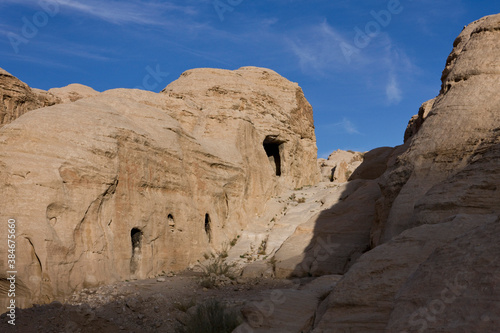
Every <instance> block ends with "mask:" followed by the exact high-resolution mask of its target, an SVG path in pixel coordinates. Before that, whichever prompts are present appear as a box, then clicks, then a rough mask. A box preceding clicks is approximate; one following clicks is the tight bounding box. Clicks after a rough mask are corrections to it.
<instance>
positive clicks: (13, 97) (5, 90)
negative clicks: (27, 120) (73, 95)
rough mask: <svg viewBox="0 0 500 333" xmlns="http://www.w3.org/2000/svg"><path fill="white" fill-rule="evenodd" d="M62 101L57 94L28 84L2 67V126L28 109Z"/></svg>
mask: <svg viewBox="0 0 500 333" xmlns="http://www.w3.org/2000/svg"><path fill="white" fill-rule="evenodd" d="M56 103H60V100H58V99H57V98H56V97H55V96H53V95H51V94H47V93H46V92H44V91H42V90H38V89H31V88H30V87H29V86H28V85H27V84H25V83H24V82H22V81H20V80H19V79H17V78H16V77H14V76H12V75H11V74H10V73H8V72H7V71H5V70H3V69H1V68H0V127H1V126H3V125H5V124H8V123H10V122H12V121H14V120H15V119H16V118H18V117H20V116H21V115H23V114H25V113H26V112H28V111H31V110H35V109H38V108H42V107H45V106H50V105H54V104H56Z"/></svg>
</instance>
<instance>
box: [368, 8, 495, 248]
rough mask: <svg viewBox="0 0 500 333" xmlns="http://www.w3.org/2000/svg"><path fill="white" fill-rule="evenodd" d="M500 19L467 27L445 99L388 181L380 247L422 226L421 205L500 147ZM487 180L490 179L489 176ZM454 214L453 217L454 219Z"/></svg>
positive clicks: (450, 67)
mask: <svg viewBox="0 0 500 333" xmlns="http://www.w3.org/2000/svg"><path fill="white" fill-rule="evenodd" d="M499 27H500V15H494V16H489V17H485V18H483V19H481V20H478V21H476V22H474V23H472V24H470V25H469V26H468V27H467V28H465V29H464V30H463V31H462V33H461V34H460V36H459V37H458V38H457V40H456V41H455V44H454V46H455V47H454V49H453V52H452V53H451V55H450V57H449V58H448V61H447V65H446V68H445V70H444V72H443V77H442V81H443V85H442V90H441V94H440V95H439V96H438V97H437V98H436V99H435V102H434V104H433V106H432V109H431V110H430V111H429V113H428V116H427V118H426V120H425V122H424V123H423V125H422V127H421V128H420V130H419V131H418V133H417V134H416V135H415V136H414V137H413V138H412V140H410V142H409V144H410V145H409V148H408V149H407V151H406V152H405V153H403V154H402V155H401V156H399V158H398V161H397V163H396V164H395V165H394V167H392V168H391V170H389V171H388V172H387V173H386V174H385V175H384V176H383V178H384V179H383V180H382V181H381V183H382V192H383V194H384V197H385V202H382V203H381V205H380V206H381V207H385V208H384V209H381V210H380V219H381V220H382V221H385V222H382V225H383V230H382V232H381V234H380V238H379V239H378V240H374V242H375V243H378V242H385V241H388V240H390V239H391V238H392V237H394V236H395V235H397V234H399V233H401V232H402V231H403V230H405V229H407V228H411V227H413V226H416V225H419V224H422V221H418V220H417V218H416V216H418V209H419V206H418V201H419V200H421V198H423V197H424V196H426V194H427V192H428V191H429V190H430V189H431V188H433V187H434V186H435V185H436V184H438V183H441V182H443V181H445V180H446V179H448V178H449V177H451V176H453V175H454V174H456V173H458V172H460V170H462V169H464V168H465V167H466V166H467V165H469V164H470V163H471V162H473V160H474V158H475V156H477V154H481V153H483V152H485V151H487V150H488V149H489V148H491V147H492V146H493V145H495V144H497V143H498V142H499V135H498V131H499V128H500V112H498V110H500V95H499V94H498V90H499V89H500V64H499V63H498V61H497V60H498V53H499V51H500V38H499V36H500V30H499ZM485 178H487V176H486V174H485ZM454 213H456V211H455V210H453V211H451V212H449V214H450V215H452V214H454Z"/></svg>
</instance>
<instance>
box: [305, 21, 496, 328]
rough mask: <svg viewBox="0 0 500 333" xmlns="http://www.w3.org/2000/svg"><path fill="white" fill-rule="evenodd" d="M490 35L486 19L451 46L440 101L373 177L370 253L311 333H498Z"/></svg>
mask: <svg viewBox="0 0 500 333" xmlns="http://www.w3.org/2000/svg"><path fill="white" fill-rule="evenodd" d="M499 30H500V15H495V16H489V17H485V18H483V19H480V20H478V21H476V22H474V23H472V24H471V25H469V26H468V27H466V28H465V29H464V30H463V31H462V33H461V34H460V36H459V37H458V38H457V40H456V41H455V44H454V49H453V51H452V53H451V55H450V57H449V58H448V61H447V64H446V69H445V70H444V72H443V77H442V81H443V85H442V90H441V93H440V95H439V96H438V97H437V98H436V99H435V100H434V101H433V102H432V101H431V102H429V103H427V104H424V106H423V108H421V110H420V112H419V115H420V116H419V117H418V118H417V121H415V122H414V123H413V125H412V124H410V128H411V130H410V131H409V132H407V133H410V135H407V142H406V144H405V145H404V146H401V147H399V148H398V149H397V150H398V151H399V152H402V153H401V154H399V153H396V152H395V153H393V157H391V158H390V161H389V162H388V166H389V167H388V170H387V171H386V172H385V173H384V175H383V176H382V177H381V178H379V179H378V182H379V184H380V187H381V190H382V195H383V197H382V198H381V199H379V200H378V202H377V218H376V221H375V224H374V226H373V229H372V239H371V242H372V246H373V247H375V248H374V249H373V250H371V251H369V252H367V253H366V254H364V255H363V256H361V258H360V259H359V260H358V261H357V262H356V263H355V264H354V265H353V266H352V267H351V268H350V270H349V271H348V272H347V273H346V274H345V276H344V278H343V279H342V280H341V281H340V282H339V283H338V285H337V286H336V287H335V288H334V290H333V291H332V293H331V294H330V296H329V297H328V298H327V299H326V300H325V303H324V304H323V305H322V306H320V308H319V309H320V310H319V311H318V312H317V316H316V322H315V328H314V330H313V332H316V333H319V332H332V331H333V332H337V331H338V332H342V331H351V332H423V331H426V332H473V331H477V332H479V331H480V332H495V331H496V330H497V329H498V322H499V318H498V311H497V306H496V304H498V302H499V301H500V289H499V288H498V267H499V265H498V260H497V259H496V258H498V257H499V256H500V252H499V251H500V250H499V248H498V246H497V245H496V244H497V243H498V242H496V241H493V239H497V238H498V237H500V234H499V229H498V225H499V222H500V221H499V220H498V216H499V215H500V192H499V191H500V177H499V172H500V168H499V164H498V160H499V157H500V154H499V145H500V136H499V129H500V112H499V110H500V97H499V95H498V90H499V89H500V66H499V64H498V61H497V60H498V52H499V51H500V33H499ZM426 114H427V115H426ZM419 127H420V128H419Z"/></svg>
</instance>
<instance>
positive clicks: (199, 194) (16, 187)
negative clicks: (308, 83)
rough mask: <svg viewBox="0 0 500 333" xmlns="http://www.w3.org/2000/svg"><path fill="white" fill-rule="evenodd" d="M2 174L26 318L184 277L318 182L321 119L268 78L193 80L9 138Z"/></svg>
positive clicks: (80, 111)
mask: <svg viewBox="0 0 500 333" xmlns="http://www.w3.org/2000/svg"><path fill="white" fill-rule="evenodd" d="M179 87H185V88H182V89H181V88H179ZM193 91H194V92H193ZM0 161H1V162H0V186H1V189H0V191H1V193H2V196H3V198H4V200H2V202H1V203H0V212H1V213H0V214H1V217H0V219H2V220H5V221H6V220H7V219H9V218H15V219H16V221H17V227H18V229H17V242H18V243H17V246H18V248H19V249H20V250H19V252H18V259H17V263H18V272H19V273H18V283H19V286H20V288H21V287H22V290H23V294H22V295H19V297H18V298H17V299H18V305H21V306H27V305H30V304H32V303H41V302H48V301H50V300H52V299H54V298H62V297H64V296H65V295H67V294H69V293H71V292H72V291H74V290H76V289H79V288H82V287H87V286H94V285H99V284H103V283H109V282H112V281H117V280H125V279H130V278H133V277H136V278H146V277H151V276H155V275H157V274H159V273H161V272H162V271H170V270H179V269H183V268H186V267H187V266H188V265H189V264H192V263H195V262H196V260H198V259H201V258H202V257H203V254H204V253H205V252H210V251H211V250H212V249H220V247H221V246H222V244H223V243H224V242H228V241H230V240H231V239H232V238H234V237H235V236H236V235H237V233H238V232H240V230H241V229H242V228H244V227H245V226H246V225H247V224H248V223H249V222H250V221H252V219H253V218H254V217H255V216H256V215H258V214H260V213H261V212H262V211H263V210H264V208H265V204H266V202H267V200H268V199H269V198H270V197H271V196H272V195H274V194H277V193H279V192H280V191H282V190H283V189H289V188H294V187H298V186H303V185H310V184H314V183H316V182H317V181H318V180H319V177H320V176H319V169H318V168H317V162H316V144H315V136H314V127H313V121H312V108H311V107H310V105H309V103H307V101H306V99H305V98H304V96H303V94H302V91H301V90H300V88H299V87H298V85H297V84H295V83H291V82H289V81H288V80H286V79H284V78H282V77H281V76H279V75H278V74H276V73H275V72H272V71H270V70H265V69H260V68H243V69H240V70H237V71H225V70H207V69H201V70H192V71H189V72H187V73H185V74H183V76H182V77H181V79H179V80H178V81H177V82H174V83H172V84H171V85H169V86H168V87H167V88H166V89H165V91H164V92H163V93H160V94H155V93H151V92H145V91H140V90H125V89H117V90H111V91H107V92H104V93H101V94H98V95H96V96H94V97H89V98H85V99H82V100H78V101H76V102H73V103H68V104H60V105H55V106H52V107H47V108H42V109H39V110H37V111H36V112H31V113H29V114H26V115H25V116H23V117H21V118H19V119H17V120H16V121H14V122H12V123H11V124H9V125H6V126H4V127H3V128H2V129H1V130H0ZM1 249H2V252H3V251H4V250H5V244H3V243H2V245H1ZM1 265H2V271H6V269H5V265H6V262H3V261H2V262H1Z"/></svg>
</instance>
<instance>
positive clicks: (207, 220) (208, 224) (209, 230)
mask: <svg viewBox="0 0 500 333" xmlns="http://www.w3.org/2000/svg"><path fill="white" fill-rule="evenodd" d="M211 223H212V221H211V220H210V215H208V214H205V233H206V234H207V236H208V242H209V243H210V242H212V226H211Z"/></svg>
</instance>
